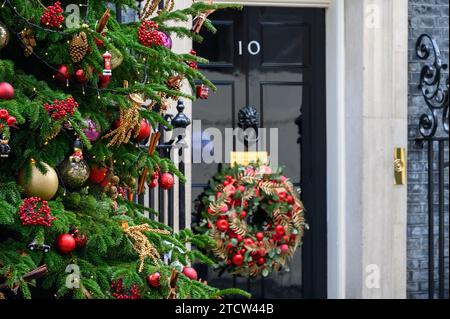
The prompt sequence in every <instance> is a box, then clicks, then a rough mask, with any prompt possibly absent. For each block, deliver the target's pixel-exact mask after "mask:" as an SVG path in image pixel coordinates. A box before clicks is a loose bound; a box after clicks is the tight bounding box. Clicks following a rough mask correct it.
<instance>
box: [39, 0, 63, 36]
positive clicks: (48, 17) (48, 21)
mask: <svg viewBox="0 0 450 319" xmlns="http://www.w3.org/2000/svg"><path fill="white" fill-rule="evenodd" d="M63 12H64V10H63V9H62V8H61V2H59V1H57V2H55V4H54V5H52V6H48V7H47V8H45V9H44V13H43V14H42V16H41V24H42V25H43V26H47V27H51V28H56V29H57V28H61V27H62V23H63V22H64V16H63Z"/></svg>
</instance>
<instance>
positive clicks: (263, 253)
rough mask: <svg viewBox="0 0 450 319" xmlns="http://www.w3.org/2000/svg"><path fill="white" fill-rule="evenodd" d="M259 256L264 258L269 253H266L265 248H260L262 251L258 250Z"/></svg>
mask: <svg viewBox="0 0 450 319" xmlns="http://www.w3.org/2000/svg"><path fill="white" fill-rule="evenodd" d="M258 254H259V255H260V256H261V257H264V256H265V255H266V254H267V251H266V249H265V248H260V249H259V250H258Z"/></svg>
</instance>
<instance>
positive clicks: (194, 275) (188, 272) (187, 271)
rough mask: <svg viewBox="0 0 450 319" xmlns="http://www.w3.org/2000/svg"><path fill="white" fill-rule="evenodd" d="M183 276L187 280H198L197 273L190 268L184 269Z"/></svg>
mask: <svg viewBox="0 0 450 319" xmlns="http://www.w3.org/2000/svg"><path fill="white" fill-rule="evenodd" d="M183 275H185V276H186V277H188V278H189V279H192V280H197V279H198V275H197V271H196V270H195V269H194V268H192V267H184V268H183Z"/></svg>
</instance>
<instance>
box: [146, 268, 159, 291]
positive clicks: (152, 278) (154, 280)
mask: <svg viewBox="0 0 450 319" xmlns="http://www.w3.org/2000/svg"><path fill="white" fill-rule="evenodd" d="M147 283H148V285H149V286H150V287H153V288H159V287H160V286H161V274H160V273H159V272H155V273H154V274H151V275H148V276H147Z"/></svg>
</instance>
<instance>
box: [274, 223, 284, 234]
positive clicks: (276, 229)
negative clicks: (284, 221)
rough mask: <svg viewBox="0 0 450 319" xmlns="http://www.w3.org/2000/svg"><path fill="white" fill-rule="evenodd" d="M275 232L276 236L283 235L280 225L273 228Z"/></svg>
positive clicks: (282, 228)
mask: <svg viewBox="0 0 450 319" xmlns="http://www.w3.org/2000/svg"><path fill="white" fill-rule="evenodd" d="M275 232H276V233H277V235H278V236H283V235H284V227H283V226H282V225H277V226H275Z"/></svg>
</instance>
